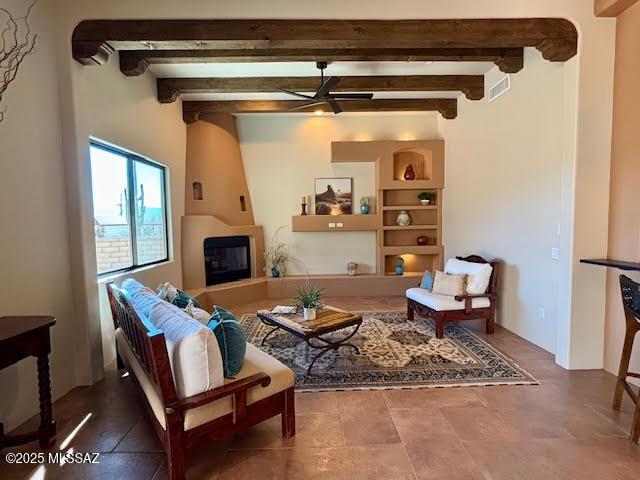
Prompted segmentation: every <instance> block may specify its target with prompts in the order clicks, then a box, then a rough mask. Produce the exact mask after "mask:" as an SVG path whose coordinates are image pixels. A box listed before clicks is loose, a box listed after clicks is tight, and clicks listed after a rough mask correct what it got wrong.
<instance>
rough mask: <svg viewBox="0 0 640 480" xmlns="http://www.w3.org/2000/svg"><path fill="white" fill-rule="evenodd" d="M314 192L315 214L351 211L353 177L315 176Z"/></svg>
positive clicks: (334, 213)
mask: <svg viewBox="0 0 640 480" xmlns="http://www.w3.org/2000/svg"><path fill="white" fill-rule="evenodd" d="M314 192H315V202H316V215H350V214H351V213H353V209H352V203H353V202H352V200H353V178H316V179H315V185H314Z"/></svg>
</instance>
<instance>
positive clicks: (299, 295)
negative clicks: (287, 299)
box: [293, 287, 324, 308]
mask: <svg viewBox="0 0 640 480" xmlns="http://www.w3.org/2000/svg"><path fill="white" fill-rule="evenodd" d="M323 296H324V288H318V287H306V288H301V289H299V290H298V291H297V292H296V295H295V297H293V300H294V301H295V302H296V305H297V306H298V307H302V308H322V301H321V300H322V297H323Z"/></svg>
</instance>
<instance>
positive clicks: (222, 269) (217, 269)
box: [204, 236, 251, 286]
mask: <svg viewBox="0 0 640 480" xmlns="http://www.w3.org/2000/svg"><path fill="white" fill-rule="evenodd" d="M204 271H205V275H206V284H207V286H210V285H218V284H220V283H225V282H233V281H235V280H241V279H243V278H251V248H250V244H249V237H248V236H232V237H211V238H205V240H204Z"/></svg>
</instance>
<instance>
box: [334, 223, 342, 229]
mask: <svg viewBox="0 0 640 480" xmlns="http://www.w3.org/2000/svg"><path fill="white" fill-rule="evenodd" d="M336 227H338V228H342V227H344V223H336Z"/></svg>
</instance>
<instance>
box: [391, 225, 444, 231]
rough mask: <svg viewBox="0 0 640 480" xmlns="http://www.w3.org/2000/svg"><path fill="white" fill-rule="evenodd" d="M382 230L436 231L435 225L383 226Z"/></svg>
mask: <svg viewBox="0 0 640 480" xmlns="http://www.w3.org/2000/svg"><path fill="white" fill-rule="evenodd" d="M382 229H383V230H437V229H438V226H437V225H404V226H402V225H384V226H383V227H382Z"/></svg>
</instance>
